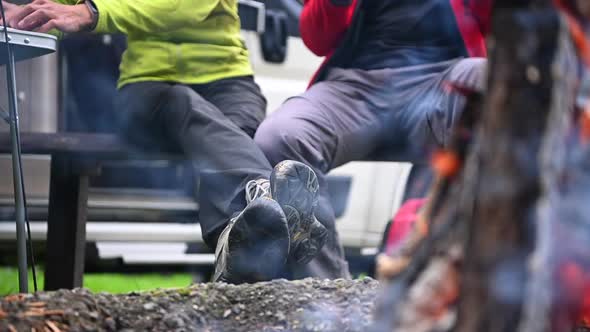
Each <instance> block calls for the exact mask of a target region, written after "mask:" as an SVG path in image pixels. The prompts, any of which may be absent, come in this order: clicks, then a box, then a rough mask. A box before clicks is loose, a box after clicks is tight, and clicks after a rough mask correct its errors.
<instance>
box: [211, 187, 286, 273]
mask: <svg viewBox="0 0 590 332" xmlns="http://www.w3.org/2000/svg"><path fill="white" fill-rule="evenodd" d="M246 202H247V206H246V208H245V209H244V210H243V211H242V212H241V213H240V214H238V215H237V216H236V217H234V218H232V219H231V220H230V222H229V223H228V225H227V226H226V227H225V229H224V230H223V232H222V233H221V235H220V236H219V239H218V241H217V248H216V250H215V274H214V276H213V281H214V282H217V281H222V282H227V283H234V284H239V283H253V282H258V281H267V280H272V279H275V278H277V277H279V276H280V274H281V273H282V272H283V269H284V266H285V263H286V262H287V258H288V255H289V248H290V245H289V243H290V240H289V228H288V224H287V218H286V216H285V214H284V212H283V209H282V208H281V206H280V205H279V204H278V203H277V202H276V201H274V200H272V199H271V198H270V191H269V184H268V180H256V181H250V182H249V183H248V184H247V185H246Z"/></svg>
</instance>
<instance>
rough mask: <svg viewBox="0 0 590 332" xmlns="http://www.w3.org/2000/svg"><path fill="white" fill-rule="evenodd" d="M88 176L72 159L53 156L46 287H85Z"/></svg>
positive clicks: (48, 219)
mask: <svg viewBox="0 0 590 332" xmlns="http://www.w3.org/2000/svg"><path fill="white" fill-rule="evenodd" d="M87 209H88V176H86V175H80V172H79V170H78V169H76V168H75V166H74V163H73V162H72V160H71V159H69V158H67V157H63V156H53V157H52V159H51V180H50V185H49V213H48V218H47V250H46V264H47V265H46V267H45V290H56V289H61V288H67V289H72V288H76V287H82V282H83V281H82V279H83V275H84V254H85V253H84V251H85V244H86V217H87Z"/></svg>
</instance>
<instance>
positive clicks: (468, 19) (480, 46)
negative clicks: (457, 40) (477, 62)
mask: <svg viewBox="0 0 590 332" xmlns="http://www.w3.org/2000/svg"><path fill="white" fill-rule="evenodd" d="M451 6H452V7H453V12H454V13H455V19H456V20H457V26H458V27H459V31H460V32H461V37H463V42H464V43H465V48H466V49H467V52H468V53H469V56H471V57H485V56H487V51H486V43H485V35H486V34H487V32H488V30H489V25H490V16H491V11H492V1H491V0H451Z"/></svg>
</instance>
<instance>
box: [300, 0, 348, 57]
mask: <svg viewBox="0 0 590 332" xmlns="http://www.w3.org/2000/svg"><path fill="white" fill-rule="evenodd" d="M356 2H357V0H306V1H305V5H304V7H303V12H302V13H301V19H300V22H299V29H300V30H301V38H302V39H303V42H304V43H305V45H306V46H307V47H308V48H309V49H310V50H311V51H312V52H313V53H315V54H316V55H319V56H326V55H328V54H330V53H331V52H332V51H334V50H335V49H336V48H337V47H338V45H339V44H340V42H341V41H342V38H343V37H344V35H345V33H346V31H347V30H348V28H349V26H350V24H351V22H352V17H353V15H354V10H355V8H356Z"/></svg>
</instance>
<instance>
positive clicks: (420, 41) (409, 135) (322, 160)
mask: <svg viewBox="0 0 590 332" xmlns="http://www.w3.org/2000/svg"><path fill="white" fill-rule="evenodd" d="M491 2H492V0H422V1H416V0H306V1H305V4H304V8H303V12H302V14H301V20H300V30H301V37H302V39H303V41H304V43H305V44H306V45H307V47H308V48H309V49H310V50H311V51H312V52H314V53H315V54H317V55H318V56H325V57H326V60H325V62H324V63H323V65H322V67H321V68H320V69H319V71H318V72H317V73H316V75H315V77H314V78H313V80H312V82H311V85H310V87H309V89H308V90H307V91H306V92H305V93H303V94H301V95H299V96H296V97H293V98H291V99H289V100H287V101H286V102H285V103H284V104H283V106H282V107H281V108H280V109H279V110H278V111H276V112H274V114H272V115H271V116H270V117H269V118H268V119H267V120H265V121H264V122H263V123H262V125H261V126H260V127H259V129H258V131H257V133H256V136H255V140H256V143H257V144H258V145H259V146H260V147H261V148H262V150H263V151H264V152H265V154H266V156H267V158H268V159H269V160H270V162H271V164H276V163H278V162H279V161H281V160H284V159H294V160H299V161H302V162H304V163H306V164H308V165H311V166H312V167H313V168H314V170H315V172H316V173H317V174H318V176H319V181H320V188H322V189H321V191H322V192H321V195H320V199H319V206H318V208H317V209H316V216H317V218H318V220H319V221H320V222H322V223H323V224H324V226H326V227H327V229H328V230H329V231H330V236H329V238H328V241H327V244H326V245H325V246H324V248H323V249H322V250H321V252H320V254H319V255H318V257H316V258H315V259H314V260H313V261H312V262H311V263H310V264H308V265H306V266H303V267H301V266H299V267H295V268H293V270H292V271H291V273H292V275H293V277H295V278H298V277H305V276H316V277H327V278H338V277H348V276H349V272H348V266H347V263H346V261H345V260H344V256H343V253H342V248H341V245H340V243H339V240H338V235H337V232H336V229H335V222H334V220H335V218H334V213H333V210H332V208H331V206H330V203H329V200H328V197H327V195H328V193H327V190H326V184H325V177H324V175H325V174H326V173H327V172H328V171H330V170H331V169H333V168H335V167H337V166H340V165H342V164H345V163H347V162H349V161H353V160H393V161H411V162H422V163H423V162H424V161H425V159H427V158H428V156H429V153H428V152H429V151H430V149H431V148H432V147H436V146H444V145H445V144H446V143H447V141H448V139H449V135H450V128H451V127H452V126H453V123H454V122H455V121H456V119H457V118H458V116H459V114H460V112H461V110H462V108H463V105H464V97H463V96H461V95H459V94H455V93H452V92H450V90H449V89H448V83H452V84H455V85H459V86H461V87H462V88H469V89H474V90H481V89H483V86H484V76H485V66H486V60H485V56H486V47H485V39H484V36H485V33H486V31H487V29H488V25H489V16H490V11H491Z"/></svg>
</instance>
